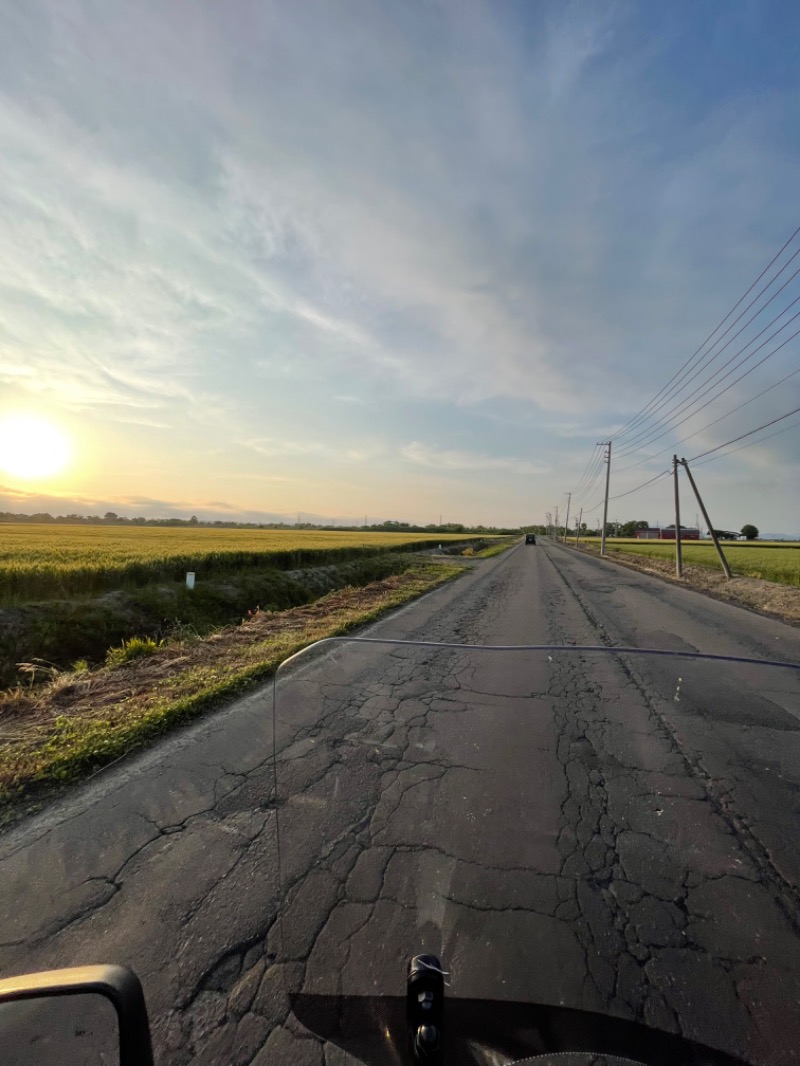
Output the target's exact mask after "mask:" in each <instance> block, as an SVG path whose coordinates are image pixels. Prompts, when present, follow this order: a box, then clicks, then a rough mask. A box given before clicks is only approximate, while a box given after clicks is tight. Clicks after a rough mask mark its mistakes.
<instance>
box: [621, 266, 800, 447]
mask: <svg viewBox="0 0 800 1066" xmlns="http://www.w3.org/2000/svg"><path fill="white" fill-rule="evenodd" d="M798 255H800V248H798V249H797V251H796V252H795V253H794V255H793V256H792V257H791V259H789V261H788V262H787V263H785V264H784V265H783V266H782V267H781V269H780V270H779V271H778V273H777V274H776V275H775V277H774V278H772V280H771V281H769V282H768V283H767V285H765V286H764V288H763V289H762V290H761V292H760V293H759V294H758V296H756V297H755V299H754V300H752V301H751V302H750V303H749V304H748V305H747V307H746V308H745V309H744V311H742V314H741V315H739V317H738V318H737V319H735V320H734V321H733V322H731V324H730V326H728V328H727V329H726V330H725V333H723V334H722V336H721V337H718V338H717V340H716V341H715V342H714V344H713V345H712V346H711V348H710V349H709V351H708V352H706V354H705V355H704V356H703V359H701V360H700V362H699V363H698V365H697V367H696V368H695V371H694V373H693V374H692V375H690V376H689V377H688V378H686V379H685V380H684V381H683V382H682V383H676V385H675V386H673V388H672V389H670V392H669V393H668V394H667V395H666V396H665V397H664V398H663V400H662V401H661V403H660V404H658V405H657V406H656V407H654V408H653V410H652V411H651V412H650V414H649V415H648V418H652V417H653V415H654V414H655V412H656V411H658V410H660V409H661V408H662V407H663V406H664V404H665V403H668V402H669V400H670V399H674V398H676V397H677V396H678V395H679V394H680V393H681V392H683V391H684V390H685V389H686V388H687V386H688V385H689V382H691V381H694V379H695V378H696V377H697V375H698V374H700V373H702V371H703V370H705V369H708V367H709V366H710V365H711V363H713V362H714V361H715V360H716V359H718V358H719V357H720V356H721V355H722V353H723V352H724V351H725V349H726V348H727V347H728V346H729V345H731V344H733V342H734V341H735V340H736V338H737V337H740V336H741V335H742V333H744V331H745V330H746V329H747V327H748V326H750V325H752V324H753V322H755V320H756V319H757V318H758V316H759V315H760V314H761V312H762V311H765V310H766V309H767V307H769V305H770V304H771V303H772V301H773V300H775V299H777V298H778V296H780V294H781V293H782V292H783V290H784V289H785V288H786V287H787V285H790V284H791V283H792V282H793V281H794V279H795V278H796V277H797V275H798V274H800V267H798V268H797V270H795V272H794V274H792V276H791V277H790V278H789V280H788V281H785V282H784V283H783V285H781V287H780V288H779V289H778V291H777V292H775V293H773V294H772V296H770V298H769V299H768V300H767V302H766V303H765V304H763V305H762V306H761V307H759V309H758V310H757V311H756V313H755V314H754V315H752V316H751V317H750V318H749V319H748V320H747V322H745V324H744V325H743V326H742V328H741V329H739V330H737V331H736V333H734V335H733V336H732V337H731V338H730V339H729V340H727V341H726V342H725V344H723V346H722V347H721V348H720V350H719V351H718V352H717V354H716V355H714V356H712V357H711V358H709V356H711V352H712V351H713V350H714V348H716V346H717V345H718V344H719V342H720V341H721V340H722V338H723V337H725V336H726V335H727V334H728V333H729V332H730V330H731V329H733V327H734V326H735V325H736V323H737V322H738V321H740V319H741V318H742V316H743V315H745V314H747V312H748V311H749V310H750V308H751V307H752V306H753V304H754V303H755V302H756V300H758V299H760V297H761V296H763V295H764V293H765V292H766V291H767V289H768V288H769V287H770V285H772V284H773V283H774V282H775V281H777V279H778V278H779V277H780V275H781V274H782V273H783V271H784V270H785V269H786V268H787V267H788V266H789V263H791V262H792V261H793V260H794V259H795V258H796V257H797V256H798ZM798 300H800V296H798V297H796V299H794V300H792V302H791V303H790V304H788V305H787V306H786V307H784V309H783V310H782V311H781V312H780V314H777V315H776V316H775V317H774V318H773V319H772V320H771V321H770V322H768V323H767V325H766V326H764V328H763V329H762V330H761V331H760V332H759V333H757V334H756V335H755V337H752V338H751V339H750V340H749V341H748V342H747V344H745V345H744V347H742V348H740V349H739V351H738V352H737V353H736V355H741V353H742V352H743V351H745V350H746V349H747V348H749V347H750V345H751V344H752V343H753V341H756V340H758V338H759V337H760V336H761V334H762V333H765V332H766V331H767V330H768V329H769V327H770V326H772V325H774V323H775V322H777V321H778V319H779V318H781V317H782V316H783V315H785V314H786V312H787V311H788V310H789V308H790V307H794V305H795V304H796V303H797V302H798ZM790 321H791V319H790ZM787 325H788V323H787ZM736 355H734V356H733V357H732V358H733V359H735V358H736ZM730 362H731V360H728V362H727V363H725V364H723V366H722V367H721V369H723V370H724V368H725V367H726V366H728V365H729V363H730ZM716 373H719V371H717V372H716ZM712 376H715V375H712ZM709 380H710V379H709V378H706V381H709ZM701 384H705V382H702V383H701ZM678 385H679V386H680V387H678ZM676 388H677V392H676V391H675V390H676ZM670 394H671V395H670ZM672 410H674V408H672ZM665 417H666V416H665ZM656 421H657V423H661V424H663V418H659V419H657V420H656ZM649 432H651V430H649V429H645V430H644V431H643V432H640V433H638V434H637V436H636V437H634V438H633V440H638V439H639V438H640V437H642V436H647V434H648V433H649ZM626 436H627V434H626ZM633 440H630V441H628V442H627V444H626V445H625V446H626V447H628V446H629V445H630V444H632V443H633Z"/></svg>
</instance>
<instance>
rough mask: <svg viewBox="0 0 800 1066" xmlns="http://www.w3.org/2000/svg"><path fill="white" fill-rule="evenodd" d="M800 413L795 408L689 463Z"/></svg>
mask: <svg viewBox="0 0 800 1066" xmlns="http://www.w3.org/2000/svg"><path fill="white" fill-rule="evenodd" d="M798 412H800V407H795V409H794V410H793V411H788V412H787V413H786V414H785V415H781V416H780V417H779V418H773V419H772V421H771V422H765V423H764V425H763V426H757V427H756V428H755V429H751V430H750V432H749V433H741V434H740V435H739V436H738V437H734V438H733V439H732V440H728V441H725V443H724V444H718V445H717V447H716V448H709V450H708V451H707V452H700V454H699V455H695V456H694V457H693V458H692V459H688V460H687V462H689V463H694V462H696V460H698V459H704V458H705V457H706V456H707V455H713V454H714V453H715V452H718V451H721V450H722V449H723V448H727V447H728V445H729V444H736V443H737V442H738V441H740V440H744V439H745V437H752V436H753V434H754V433H759V432H760V431H761V430H762V429H768V428H769V427H770V426H774V425H776V423H778V422H783V421H784V419H786V418H791V417H792V415H796V414H798Z"/></svg>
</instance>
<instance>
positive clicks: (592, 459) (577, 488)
mask: <svg viewBox="0 0 800 1066" xmlns="http://www.w3.org/2000/svg"><path fill="white" fill-rule="evenodd" d="M599 448H600V445H599V444H595V446H594V451H593V452H592V454H591V455H590V456H589V462H588V463H587V464H586V467H585V469H584V471H583V473H582V474H581V477H580V481H579V482H578V484H577V485H576V486H575V488H574V489H573V490H572V492H573V494H574V495H577V494H578V493H579V492H580V491H581V489H582V487H583V483H584V481H585V480H586V478H587V475H588V473H589V468H590V467H591V466H593V465H594V462H595V460H596V459H597V454H598V451H599Z"/></svg>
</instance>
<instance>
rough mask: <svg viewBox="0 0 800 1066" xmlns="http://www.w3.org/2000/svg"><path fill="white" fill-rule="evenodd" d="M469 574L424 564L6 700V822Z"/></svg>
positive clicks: (1, 765) (2, 762)
mask: <svg viewBox="0 0 800 1066" xmlns="http://www.w3.org/2000/svg"><path fill="white" fill-rule="evenodd" d="M463 572H464V569H463V567H460V566H458V565H457V564H453V563H452V562H451V563H449V564H442V563H438V564H437V563H429V562H425V563H423V562H418V563H416V564H415V565H414V566H413V567H412V568H410V569H408V570H406V571H405V572H404V573H402V574H399V575H395V576H392V577H388V578H385V579H383V580H381V581H377V582H373V583H372V584H370V585H367V586H365V587H363V588H346V589H342V590H339V591H337V592H332V593H330V594H329V595H327V596H324V597H322V598H321V599H319V600H317V601H315V602H314V603H312V604H309V605H307V606H303V607H297V608H292V609H290V610H287V611H281V612H264V611H257V612H254V613H253V615H252V617H250V618H248V619H246V620H245V621H244V622H243V623H242V624H241V625H238V626H230V627H227V628H226V629H223V630H220V631H219V632H217V633H215V634H213V635H212V636H210V637H207V638H204V639H194V640H188V641H175V642H169V643H167V644H165V645H164V646H162V647H160V648H156V649H149V650H148V652H146V653H145V654H140V655H136V656H135V657H133V658H132V659H130V660H129V661H128V662H123V663H121V664H119V665H115V666H106V667H101V668H100V669H98V670H92V671H87V670H85V669H84V668H83V664H81V669H80V670H79V671H78V672H75V673H69V674H59V675H58V676H57V677H55V678H54V679H53V680H52V681H51V682H50V684H48V685H47V686H46V687H43V688H39V689H35V690H33V689H27V688H23V687H22V686H20V687H18V688H17V689H15V690H13V691H9V692H6V693H2V694H0V823H2V822H3V821H7V820H9V818H10V817H12V816H13V811H14V809H15V808H16V805H17V804H18V803H19V801H21V800H23V799H33V800H35V799H36V798H37V796H40V795H42V794H44V793H46V792H47V791H48V790H51V789H52V788H53V787H55V786H58V785H61V784H64V783H66V782H69V781H74V780H76V779H79V778H81V777H85V776H86V775H87V774H91V773H93V772H95V771H96V770H98V769H99V768H101V767H102V766H105V765H107V764H109V763H111V762H114V761H117V760H119V759H120V758H122V757H123V756H125V755H127V754H128V753H129V752H131V751H133V750H135V749H137V748H140V747H142V746H143V745H144V744H146V743H147V742H149V741H152V740H153V739H154V738H156V737H158V736H161V735H162V734H164V733H166V732H167V731H169V730H170V729H172V728H174V727H175V726H177V725H179V724H181V723H184V722H187V721H189V720H190V719H192V718H195V717H197V716H198V715H200V714H202V713H203V712H205V711H208V710H210V709H211V708H213V707H217V706H219V705H220V704H222V703H223V702H225V701H226V700H229V699H231V698H232V697H233V696H236V695H239V694H241V693H243V692H245V691H247V690H248V689H249V688H251V687H253V686H254V685H255V684H257V683H259V682H263V681H264V680H265V679H266V678H268V677H270V676H271V675H272V674H273V673H274V672H275V670H276V669H277V667H278V666H279V665H280V663H281V662H282V661H283V660H284V659H286V658H287V657H288V656H290V655H293V654H294V653H295V652H296V651H299V650H300V649H301V648H304V647H306V646H307V645H308V644H311V643H313V642H314V641H317V640H321V639H323V638H324V637H332V636H338V635H342V634H345V633H349V632H351V631H353V630H354V629H356V628H359V627H361V626H363V625H365V624H366V623H368V622H371V621H374V620H375V619H377V618H379V617H381V615H383V614H385V613H387V612H388V611H391V610H393V609H395V608H397V607H399V606H401V605H402V604H404V603H407V602H409V601H410V600H413V599H415V598H417V597H419V596H421V595H422V594H423V593H425V592H427V591H429V590H431V589H434V588H436V587H437V586H439V585H442V584H444V583H445V582H447V581H451V580H453V578H455V577H457V576H459V575H460V574H461V573H463Z"/></svg>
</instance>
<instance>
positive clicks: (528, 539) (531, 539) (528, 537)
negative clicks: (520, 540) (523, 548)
mask: <svg viewBox="0 0 800 1066" xmlns="http://www.w3.org/2000/svg"><path fill="white" fill-rule="evenodd" d="M525 543H526V544H535V543H536V534H535V533H526V534H525Z"/></svg>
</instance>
